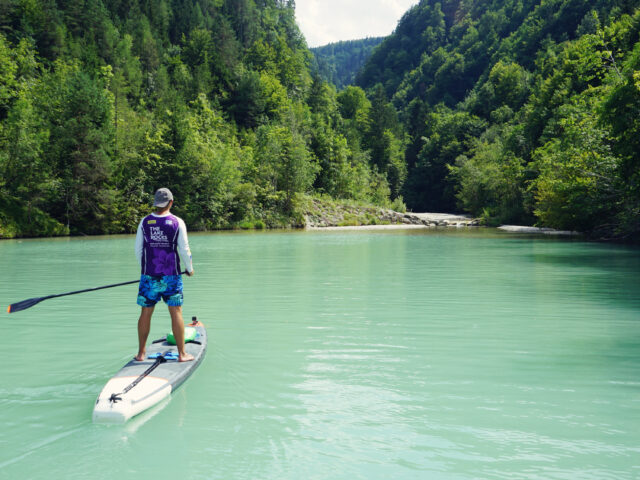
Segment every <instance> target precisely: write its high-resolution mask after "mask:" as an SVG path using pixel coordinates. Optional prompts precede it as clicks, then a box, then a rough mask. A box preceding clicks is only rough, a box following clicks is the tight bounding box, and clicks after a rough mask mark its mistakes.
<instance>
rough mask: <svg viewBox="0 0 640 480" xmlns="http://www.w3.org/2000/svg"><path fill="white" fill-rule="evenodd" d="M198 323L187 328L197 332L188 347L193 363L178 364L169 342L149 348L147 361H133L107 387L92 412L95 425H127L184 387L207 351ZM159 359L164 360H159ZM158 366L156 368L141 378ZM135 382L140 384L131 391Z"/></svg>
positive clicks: (175, 350) (164, 340) (203, 330)
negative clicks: (128, 421) (133, 418)
mask: <svg viewBox="0 0 640 480" xmlns="http://www.w3.org/2000/svg"><path fill="white" fill-rule="evenodd" d="M195 322H196V323H190V324H188V327H193V328H195V330H196V332H197V333H196V337H195V339H194V340H193V341H191V342H188V343H186V344H185V350H186V352H187V353H190V354H191V355H193V356H194V357H195V358H194V360H193V361H191V362H178V360H177V358H178V351H177V347H176V346H175V345H171V344H169V343H168V342H167V339H166V338H162V339H159V340H156V341H154V342H153V343H151V344H150V345H147V358H146V359H145V360H144V361H142V362H138V361H136V360H133V359H131V361H129V362H128V363H127V364H126V365H125V366H124V367H122V368H121V369H120V371H118V372H117V373H116V374H115V375H114V376H113V377H112V378H111V380H109V381H108V382H107V384H106V385H105V386H104V388H103V389H102V391H101V392H100V395H99V396H98V399H97V400H96V404H95V406H94V409H93V421H94V422H96V423H124V422H126V421H127V420H129V419H130V418H131V417H133V416H135V415H137V414H139V413H142V412H143V411H145V410H147V409H148V408H151V407H152V406H153V405H155V404H157V403H158V402H160V401H161V400H163V399H164V398H166V397H168V396H169V395H170V394H171V392H172V391H174V390H175V389H176V388H178V387H179V386H180V385H182V383H183V382H184V381H185V380H186V379H187V378H189V376H190V375H191V374H192V373H193V372H194V371H195V369H196V368H198V366H199V365H200V363H201V362H202V359H203V358H204V354H205V352H206V350H207V331H206V329H205V327H204V325H203V324H202V323H200V322H198V321H197V320H195ZM159 355H161V356H162V357H163V358H162V359H158V358H157V357H158V356H159ZM149 357H151V358H149ZM161 360H166V361H164V362H162V361H161ZM155 364H157V365H156V366H155V368H153V370H152V371H151V372H149V373H148V374H147V375H146V376H144V377H142V378H141V375H143V374H144V373H145V372H147V370H149V368H150V367H152V366H154V365H155ZM134 382H137V383H136V384H135V385H134V386H133V387H131V384H132V383H134ZM127 388H129V390H128V391H126V390H127Z"/></svg>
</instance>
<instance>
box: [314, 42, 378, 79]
mask: <svg viewBox="0 0 640 480" xmlns="http://www.w3.org/2000/svg"><path fill="white" fill-rule="evenodd" d="M383 40H384V37H373V38H365V39H362V40H347V41H343V42H336V43H330V44H328V45H325V46H322V47H317V48H312V49H311V52H312V53H313V56H314V63H313V69H314V70H315V71H317V72H318V75H319V76H320V77H321V78H322V79H323V80H325V81H327V82H329V83H332V84H333V85H335V86H336V87H337V88H338V89H339V90H341V89H343V88H344V87H346V86H348V85H351V84H353V82H354V80H355V77H356V74H357V73H358V71H359V70H360V69H361V68H362V66H363V65H364V64H365V62H366V60H367V59H368V58H369V56H370V55H371V53H372V52H373V50H374V49H375V47H377V46H378V45H379V44H380V43H381V42H382V41H383Z"/></svg>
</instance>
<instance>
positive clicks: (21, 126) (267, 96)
mask: <svg viewBox="0 0 640 480" xmlns="http://www.w3.org/2000/svg"><path fill="white" fill-rule="evenodd" d="M311 58H312V56H311V53H310V52H309V50H308V48H307V46H306V43H305V40H304V38H303V37H302V35H301V33H300V31H299V29H298V27H297V25H296V23H295V11H294V2H293V0H286V1H285V0H144V1H143V0H73V1H54V0H20V1H9V2H0V237H12V236H25V235H26V236H44V235H64V234H69V233H71V234H96V233H118V232H132V231H134V229H135V227H136V225H137V222H138V221H139V219H140V218H141V216H142V215H144V214H146V213H147V212H148V210H149V205H150V203H151V202H150V200H151V195H152V194H153V192H154V190H155V189H156V188H157V187H159V186H168V187H170V188H171V189H172V191H173V192H174V195H175V198H176V202H175V207H174V210H175V211H176V213H177V214H178V215H181V216H183V217H184V218H185V220H186V222H187V224H188V225H189V227H190V228H191V229H211V228H227V227H233V226H242V227H251V226H255V227H263V226H283V225H285V226H286V225H291V224H296V223H299V222H300V219H299V218H297V215H298V214H297V210H296V202H297V198H298V195H299V194H300V193H305V192H309V193H314V194H325V195H329V196H332V197H334V198H348V199H355V200H360V201H363V202H371V203H376V204H388V203H389V202H390V201H391V199H392V198H396V196H397V195H398V192H399V189H400V187H401V184H402V181H403V179H404V177H403V175H404V173H403V172H404V170H403V167H404V163H403V156H402V150H401V145H400V139H399V138H396V136H395V135H396V134H395V133H391V132H389V133H388V134H386V135H385V137H384V139H383V142H381V141H380V139H379V138H378V132H379V131H380V130H381V129H382V128H383V127H382V126H380V121H383V120H378V118H377V115H378V113H379V112H380V111H381V110H385V109H387V110H392V109H391V107H390V104H389V103H388V101H387V100H386V99H385V98H384V97H382V96H381V97H375V98H373V99H372V100H371V101H370V100H369V99H367V98H366V96H365V95H364V92H363V91H362V90H361V89H356V88H352V89H348V90H345V91H344V92H341V94H340V95H338V94H337V93H336V90H335V88H334V87H333V86H330V85H328V84H327V83H326V82H322V81H320V80H318V79H316V80H313V79H312V77H311V74H310V63H311ZM385 142H386V143H385ZM381 147H382V148H387V150H386V151H380V150H379V149H380V148H381ZM376 149H378V150H376Z"/></svg>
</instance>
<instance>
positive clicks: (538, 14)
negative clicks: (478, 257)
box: [356, 0, 640, 239]
mask: <svg viewBox="0 0 640 480" xmlns="http://www.w3.org/2000/svg"><path fill="white" fill-rule="evenodd" d="M639 38H640V9H639V5H638V4H637V2H627V1H624V0H596V1H593V2H585V1H582V0H545V1H542V2H540V1H534V0H500V1H492V2H481V1H479V0H469V1H464V2H460V1H457V0H444V1H440V0H422V1H420V2H419V3H418V4H417V5H416V6H414V7H412V8H411V9H410V10H409V11H408V12H407V13H406V14H405V16H404V17H403V18H402V19H401V21H400V22H399V24H398V26H397V28H396V30H395V32H394V33H393V34H392V35H391V36H389V37H388V38H386V39H385V40H384V41H383V42H382V43H381V44H380V45H379V46H378V47H377V48H376V50H375V51H374V52H373V54H372V55H371V57H370V59H369V60H368V62H367V63H366V65H365V67H364V68H363V69H362V70H361V72H360V73H359V75H358V76H357V79H356V83H357V84H358V85H359V86H360V87H362V88H363V89H364V90H365V91H366V92H367V94H368V95H369V97H370V98H372V99H373V98H375V97H376V96H378V95H379V93H378V91H379V89H380V88H381V87H380V86H382V88H383V89H384V93H385V94H386V95H387V97H388V98H390V99H391V102H392V104H393V106H394V107H395V108H396V109H397V111H398V117H399V118H400V120H401V122H402V127H403V128H404V130H405V132H406V134H407V136H408V142H407V144H406V145H407V146H406V149H405V159H406V164H407V167H408V172H407V180H406V181H405V182H404V185H403V188H402V189H401V192H400V193H402V195H403V198H405V199H406V201H407V205H408V206H409V207H410V208H412V209H414V210H434V211H448V210H452V209H454V208H455V207H456V205H457V206H458V207H460V208H462V209H464V210H466V211H469V212H471V213H473V214H474V215H478V216H482V217H484V218H485V220H486V221H487V223H490V224H495V223H499V222H513V223H518V222H522V223H525V224H528V223H533V222H537V223H539V224H541V225H547V226H556V227H560V228H569V229H576V230H581V231H584V232H586V233H590V234H592V235H593V236H595V237H603V238H611V237H618V238H620V237H624V238H636V239H637V238H638V237H640V217H639V212H640V200H638V199H639V198H640V194H639V192H640V190H639V188H638V185H640V173H638V172H640V160H639V158H640V156H639V155H638V152H639V151H640V141H639V140H638V139H639V138H640V129H638V128H637V127H638V118H640V115H639V113H640V107H639V106H640V100H639V99H640V75H638V73H637V71H638V70H640V61H638V59H639V58H640V42H639V41H638V39H639ZM379 115H380V113H379V112H378V113H377V114H376V117H377V116H379ZM377 133H378V135H376V138H383V137H382V134H381V131H380V130H379V129H378V131H377ZM365 138H368V137H367V136H366V135H365ZM376 151H377V150H375V149H372V152H376ZM376 158H378V157H377V156H374V157H372V159H374V161H375V159H376ZM394 194H395V192H394Z"/></svg>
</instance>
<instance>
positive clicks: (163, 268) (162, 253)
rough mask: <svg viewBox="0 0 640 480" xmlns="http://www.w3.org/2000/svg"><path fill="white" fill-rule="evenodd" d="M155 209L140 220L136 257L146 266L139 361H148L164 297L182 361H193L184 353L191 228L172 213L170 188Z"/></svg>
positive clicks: (156, 200)
mask: <svg viewBox="0 0 640 480" xmlns="http://www.w3.org/2000/svg"><path fill="white" fill-rule="evenodd" d="M153 206H154V207H155V209H156V210H155V212H154V213H152V214H150V215H147V216H146V217H144V218H143V219H142V220H141V221H140V224H139V225H138V234H137V236H136V256H137V257H138V261H139V262H140V265H141V267H142V274H141V276H140V286H139V289H138V305H140V306H141V307H142V312H141V313H140V318H139V319H138V354H137V355H136V356H135V360H137V361H139V362H141V361H143V360H145V355H146V344H147V338H148V337H149V330H150V329H151V316H152V315H153V310H154V308H155V306H156V303H158V302H159V301H160V299H161V298H162V300H164V302H165V303H166V304H167V306H168V307H169V314H170V315H171V328H172V330H173V336H174V337H175V339H176V346H177V347H178V360H179V361H180V362H189V361H191V360H193V355H191V354H189V353H186V352H185V350H184V321H183V320H182V302H183V295H182V276H181V268H180V266H181V263H180V262H182V265H183V266H184V269H185V271H186V273H187V275H188V276H192V275H193V264H192V262H191V250H190V249H189V239H188V238H187V227H186V225H185V223H184V221H183V220H182V219H181V218H179V217H176V216H175V215H172V214H171V213H170V210H171V207H172V206H173V194H172V193H171V191H170V190H169V189H168V188H160V189H158V191H156V193H155V197H154V202H153Z"/></svg>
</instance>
